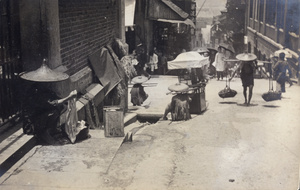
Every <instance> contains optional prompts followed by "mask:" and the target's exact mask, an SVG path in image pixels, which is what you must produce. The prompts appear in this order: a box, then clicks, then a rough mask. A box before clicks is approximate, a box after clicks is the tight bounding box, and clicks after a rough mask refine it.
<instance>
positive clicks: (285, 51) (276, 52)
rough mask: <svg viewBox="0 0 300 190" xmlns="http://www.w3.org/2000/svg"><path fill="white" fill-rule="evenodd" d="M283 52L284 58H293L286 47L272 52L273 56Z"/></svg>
mask: <svg viewBox="0 0 300 190" xmlns="http://www.w3.org/2000/svg"><path fill="white" fill-rule="evenodd" d="M281 53H284V54H285V58H293V56H292V54H291V53H290V52H289V51H288V50H286V49H280V50H277V51H275V52H274V56H275V57H279V54H281Z"/></svg>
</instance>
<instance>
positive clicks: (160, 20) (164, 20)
mask: <svg viewBox="0 0 300 190" xmlns="http://www.w3.org/2000/svg"><path fill="white" fill-rule="evenodd" d="M157 21H159V22H169V23H174V24H176V23H183V24H186V25H190V26H192V27H193V28H196V26H195V24H194V23H193V21H192V20H191V19H186V20H169V19H157Z"/></svg>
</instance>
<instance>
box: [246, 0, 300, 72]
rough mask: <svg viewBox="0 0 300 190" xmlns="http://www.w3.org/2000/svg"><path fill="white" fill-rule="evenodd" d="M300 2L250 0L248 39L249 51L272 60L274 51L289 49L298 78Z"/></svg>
mask: <svg viewBox="0 0 300 190" xmlns="http://www.w3.org/2000/svg"><path fill="white" fill-rule="evenodd" d="M299 18H300V2H299V1H298V0H247V9H246V28H245V30H246V34H247V35H246V37H245V43H247V49H248V52H252V53H255V54H256V55H257V56H258V59H260V60H268V59H270V56H271V55H272V54H273V53H274V51H276V50H279V49H286V50H288V51H289V52H290V53H291V54H292V59H288V62H289V64H290V66H291V67H292V72H293V76H292V77H298V75H299V74H298V71H299V53H300V40H299V28H300V25H299V23H300V19H299Z"/></svg>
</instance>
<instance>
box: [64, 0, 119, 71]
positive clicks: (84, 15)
mask: <svg viewBox="0 0 300 190" xmlns="http://www.w3.org/2000/svg"><path fill="white" fill-rule="evenodd" d="M117 15H118V11H117V6H116V5H112V4H111V3H110V2H109V0H84V1H83V0H59V26H60V40H61V47H60V48H61V50H60V51H61V58H62V64H63V65H64V66H66V67H67V69H68V71H67V73H68V74H70V75H72V74H74V73H76V72H78V71H79V70H81V69H82V68H84V67H85V66H87V65H88V64H89V63H88V55H90V54H91V53H93V52H95V51H96V50H97V49H99V48H101V47H103V46H104V45H106V44H107V43H108V41H109V40H110V39H111V38H113V37H115V36H116V33H117V31H116V30H117V23H118V17H117Z"/></svg>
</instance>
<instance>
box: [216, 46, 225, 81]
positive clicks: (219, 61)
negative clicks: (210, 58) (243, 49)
mask: <svg viewBox="0 0 300 190" xmlns="http://www.w3.org/2000/svg"><path fill="white" fill-rule="evenodd" d="M224 59H225V54H224V53H223V48H222V47H220V46H219V47H218V53H217V54H216V57H215V67H216V71H217V80H220V78H221V80H223V77H224V70H225V61H224Z"/></svg>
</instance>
